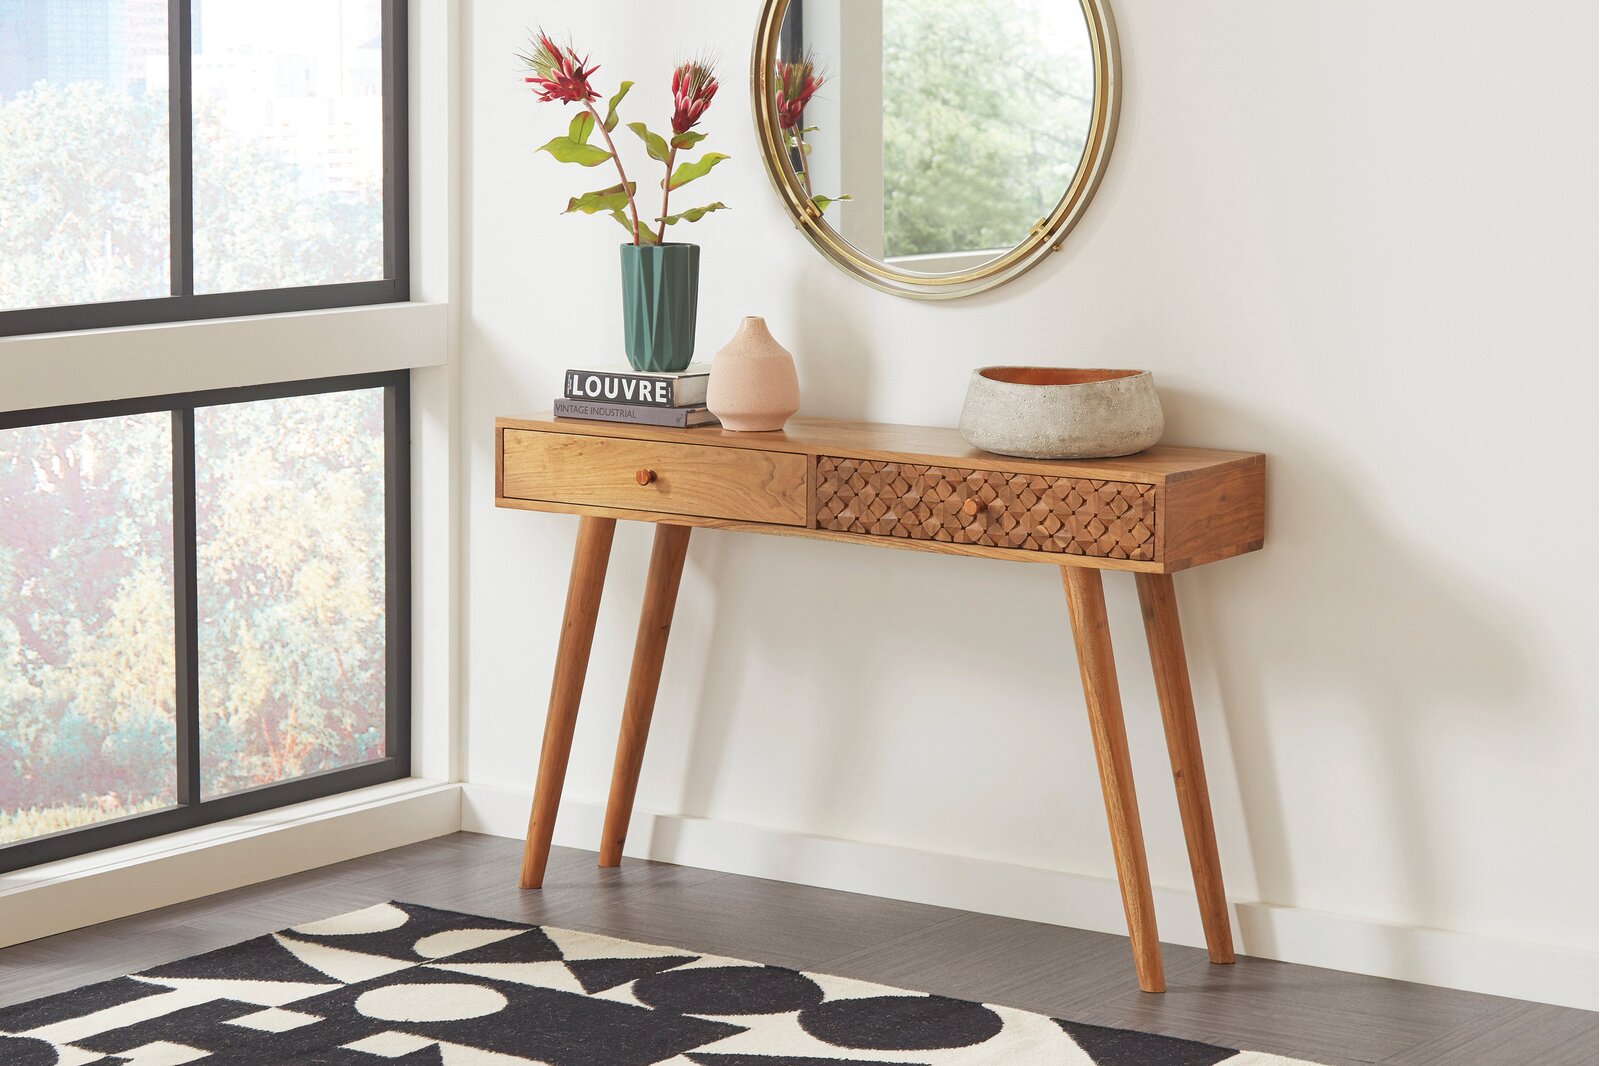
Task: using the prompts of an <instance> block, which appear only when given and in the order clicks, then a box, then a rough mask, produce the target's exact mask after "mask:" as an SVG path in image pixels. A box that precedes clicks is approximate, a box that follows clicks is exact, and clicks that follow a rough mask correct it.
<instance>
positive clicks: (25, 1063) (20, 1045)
mask: <svg viewBox="0 0 1600 1066" xmlns="http://www.w3.org/2000/svg"><path fill="white" fill-rule="evenodd" d="M60 1061H61V1057H60V1056H59V1055H57V1054H56V1049H55V1046H54V1045H53V1044H51V1043H50V1042H49V1041H48V1040H35V1039H34V1038H33V1037H31V1036H0V1062H3V1063H5V1064H6V1066H55V1064H56V1063H58V1062H60Z"/></svg>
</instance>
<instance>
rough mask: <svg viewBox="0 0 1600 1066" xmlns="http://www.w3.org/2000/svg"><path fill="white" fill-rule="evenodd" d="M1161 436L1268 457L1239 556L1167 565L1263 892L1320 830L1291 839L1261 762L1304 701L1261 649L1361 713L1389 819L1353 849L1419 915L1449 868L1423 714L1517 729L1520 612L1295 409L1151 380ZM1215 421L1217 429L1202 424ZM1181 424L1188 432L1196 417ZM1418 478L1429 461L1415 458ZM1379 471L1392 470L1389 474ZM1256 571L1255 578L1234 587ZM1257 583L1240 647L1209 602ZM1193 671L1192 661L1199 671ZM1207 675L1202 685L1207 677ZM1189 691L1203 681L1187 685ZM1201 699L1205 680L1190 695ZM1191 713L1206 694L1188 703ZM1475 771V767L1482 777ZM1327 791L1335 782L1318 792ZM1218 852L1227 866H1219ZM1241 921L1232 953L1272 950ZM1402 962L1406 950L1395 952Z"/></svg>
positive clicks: (1283, 894) (1277, 895) (1270, 770)
mask: <svg viewBox="0 0 1600 1066" xmlns="http://www.w3.org/2000/svg"><path fill="white" fill-rule="evenodd" d="M1162 400H1163V404H1164V405H1165V407H1166V409H1167V412H1168V417H1169V421H1168V426H1169V432H1168V435H1167V438H1166V439H1167V441H1168V442H1169V443H1188V442H1189V439H1190V434H1189V427H1191V426H1204V427H1216V426H1226V427H1228V431H1227V435H1228V437H1229V438H1230V439H1232V440H1234V441H1261V442H1270V444H1264V445H1263V446H1265V447H1268V448H1270V453H1269V455H1268V461H1267V478H1268V485H1267V498H1268V513H1267V539H1266V548H1265V549H1264V552H1263V558H1262V561H1263V562H1265V561H1266V558H1267V557H1268V556H1270V557H1271V558H1272V560H1273V561H1272V565H1269V566H1265V567H1262V568H1260V569H1256V570H1253V571H1249V572H1247V571H1245V570H1237V571H1236V570H1234V569H1233V568H1232V567H1230V566H1227V565H1224V566H1222V567H1217V568H1210V567H1201V568H1199V569H1198V570H1196V571H1192V572H1190V573H1189V574H1188V575H1186V576H1183V577H1180V578H1179V581H1180V583H1181V584H1182V590H1181V592H1180V595H1181V596H1182V597H1183V604H1184V614H1185V616H1186V618H1187V619H1191V620H1192V624H1190V625H1188V626H1186V628H1185V636H1186V638H1188V641H1189V653H1190V664H1191V670H1195V672H1196V673H1197V674H1200V673H1201V672H1202V671H1205V672H1210V673H1212V675H1213V676H1214V679H1215V686H1214V687H1215V690H1216V691H1218V692H1220V693H1221V695H1222V702H1223V705H1224V713H1225V715H1226V719H1227V725H1228V736H1229V743H1230V745H1231V748H1232V757H1233V763H1234V765H1235V767H1236V768H1237V770H1236V772H1237V773H1238V775H1239V781H1238V789H1239V793H1240V797H1241V800H1242V803H1243V807H1244V812H1245V822H1246V825H1245V830H1246V835H1247V837H1248V839H1249V842H1250V851H1251V854H1252V856H1253V859H1254V864H1255V873H1256V881H1257V884H1258V886H1259V887H1260V891H1261V894H1262V897H1263V900H1264V902H1268V903H1284V904H1291V905H1293V904H1295V903H1297V902H1298V901H1299V899H1300V896H1299V894H1298V892H1297V888H1298V886H1297V884H1296V880H1295V872H1294V871H1295V863H1294V856H1295V853H1296V849H1297V847H1298V848H1301V849H1307V850H1309V849H1315V848H1319V847H1322V846H1323V842H1321V841H1318V840H1305V839H1298V840H1297V839H1294V838H1293V837H1292V836H1291V833H1290V831H1289V828H1288V826H1287V825H1286V824H1285V822H1284V818H1283V814H1284V809H1285V808H1284V800H1285V798H1286V795H1285V794H1286V790H1289V789H1293V788H1294V787H1295V785H1294V783H1293V782H1285V781H1283V780H1282V779H1280V777H1279V775H1278V772H1277V769H1276V766H1275V762H1274V744H1273V735H1274V729H1275V726H1276V725H1277V724H1278V723H1280V722H1282V721H1283V720H1284V719H1285V716H1288V715H1294V714H1299V713H1303V712H1302V709H1301V708H1300V707H1295V706H1284V705H1283V704H1282V703H1281V702H1277V701H1279V700H1281V699H1282V696H1281V693H1280V694H1279V695H1278V696H1277V697H1275V701H1274V702H1272V703H1269V701H1268V698H1267V695H1266V694H1265V693H1264V692H1263V689H1262V685H1261V671H1260V670H1259V669H1258V668H1257V666H1256V663H1258V662H1266V661H1270V662H1274V663H1292V664H1294V667H1295V669H1294V670H1293V676H1294V677H1295V678H1296V680H1297V681H1298V682H1299V683H1302V684H1304V685H1305V686H1306V687H1307V688H1306V691H1307V692H1308V693H1309V694H1312V695H1313V696H1314V699H1313V700H1309V701H1307V705H1309V706H1323V707H1326V706H1337V707H1339V708H1342V709H1344V708H1347V709H1349V710H1350V711H1351V712H1352V713H1356V714H1359V715H1361V716H1363V720H1362V721H1360V722H1359V723H1351V725H1352V729H1351V730H1350V732H1351V733H1352V735H1356V734H1357V730H1356V728H1354V727H1356V726H1357V725H1359V727H1360V728H1359V736H1358V739H1359V738H1360V737H1365V738H1367V741H1366V743H1365V744H1362V745H1359V748H1360V750H1363V751H1367V752H1374V753H1378V754H1379V757H1381V759H1382V760H1383V763H1382V769H1381V772H1376V773H1364V774H1361V775H1359V776H1360V777H1361V778H1363V779H1364V780H1367V781H1376V782H1380V783H1381V785H1382V786H1383V787H1385V788H1386V789H1387V790H1388V792H1387V795H1385V796H1382V797H1379V799H1381V800H1382V806H1383V807H1384V808H1386V809H1387V810H1388V811H1389V812H1390V824H1391V826H1392V828H1393V832H1392V833H1391V834H1390V835H1389V836H1388V837H1387V840H1388V841H1389V846H1388V849H1387V850H1386V851H1380V850H1377V849H1378V848H1380V847H1382V846H1383V842H1382V841H1374V845H1373V846H1374V850H1373V852H1371V853H1369V854H1364V855H1351V856H1349V860H1350V862H1351V863H1352V864H1359V868H1361V869H1365V870H1369V871H1370V872H1371V876H1373V877H1377V878H1382V879H1383V880H1384V881H1385V882H1386V883H1389V884H1392V885H1395V886H1398V887H1399V889H1400V890H1401V892H1402V893H1403V895H1400V897H1399V898H1400V902H1401V904H1402V905H1403V906H1405V907H1406V908H1407V909H1408V910H1409V911H1411V912H1412V913H1416V914H1439V913H1441V912H1442V911H1445V910H1447V909H1448V901H1449V899H1450V897H1451V885H1450V884H1449V883H1448V882H1447V880H1446V875H1445V874H1444V873H1442V872H1441V870H1440V869H1439V865H1438V862H1437V861H1436V857H1437V852H1436V850H1435V847H1434V840H1435V834H1436V831H1437V827H1438V826H1439V825H1441V824H1448V822H1449V819H1448V818H1446V817H1443V816H1442V811H1443V809H1444V808H1446V807H1447V806H1448V805H1449V803H1450V797H1449V796H1448V795H1440V794H1439V793H1438V792H1437V791H1429V790H1428V789H1427V788H1426V787H1425V786H1424V785H1423V784H1422V783H1421V780H1420V777H1419V772H1418V770H1419V764H1420V763H1421V762H1422V761H1423V755H1424V753H1425V752H1426V751H1427V749H1428V748H1429V747H1430V746H1431V745H1432V738H1431V737H1430V736H1429V735H1428V733H1427V728H1428V725H1427V723H1428V722H1430V721H1432V720H1434V719H1435V718H1436V716H1437V715H1436V712H1437V711H1438V710H1439V709H1441V708H1442V709H1444V710H1445V711H1447V712H1449V713H1451V714H1455V715H1460V714H1462V713H1464V712H1467V711H1470V712H1472V713H1473V715H1474V717H1476V718H1478V719H1479V720H1490V721H1493V722H1494V724H1495V726H1496V727H1498V728H1500V729H1502V731H1504V732H1505V733H1506V740H1507V742H1508V743H1512V742H1514V735H1513V733H1512V730H1513V729H1515V728H1517V727H1519V726H1520V725H1521V724H1523V723H1522V721H1521V719H1520V718H1517V717H1515V716H1516V715H1518V714H1519V713H1521V709H1523V708H1527V707H1531V706H1537V705H1538V704H1539V702H1540V699H1541V696H1542V693H1541V691H1540V688H1539V686H1540V682H1541V678H1540V675H1539V673H1538V672H1537V671H1536V670H1535V669H1534V667H1533V664H1532V663H1531V662H1530V661H1529V658H1528V656H1527V654H1526V652H1525V651H1524V650H1523V649H1522V648H1521V647H1520V646H1519V644H1520V640H1519V637H1520V633H1519V626H1518V625H1517V624H1516V619H1515V617H1514V615H1513V613H1512V612H1511V611H1510V610H1509V609H1507V608H1506V607H1505V606H1503V605H1500V604H1496V603H1493V602H1491V601H1490V600H1489V599H1488V598H1487V597H1486V596H1485V595H1484V593H1483V591H1482V583H1481V582H1479V581H1476V580H1475V579H1474V575H1473V574H1471V573H1461V572H1457V571H1453V570H1451V569H1449V568H1447V567H1446V566H1445V565H1443V564H1442V563H1441V562H1440V560H1439V559H1438V558H1437V557H1436V556H1432V555H1429V554H1428V553H1427V552H1426V551H1425V550H1424V548H1423V546H1422V545H1420V544H1419V543H1417V542H1415V541H1412V540H1407V539H1405V537H1404V536H1403V535H1402V534H1399V533H1397V531H1396V528H1395V523H1394V522H1393V521H1388V520H1386V519H1385V516H1384V514H1383V513H1382V512H1381V511H1380V510H1378V509H1377V508H1378V502H1379V501H1377V500H1375V499H1374V497H1373V494H1372V493H1371V492H1370V491H1368V490H1367V489H1365V488H1364V487H1363V484H1362V482H1361V480H1360V479H1359V478H1358V477H1357V476H1355V475H1354V474H1353V473H1352V472H1350V471H1348V470H1343V469H1341V468H1340V467H1339V466H1338V465H1337V463H1336V462H1335V461H1334V460H1335V458H1336V456H1335V453H1333V452H1332V451H1331V450H1330V449H1327V448H1323V447H1319V446H1318V445H1317V443H1316V442H1315V441H1313V440H1311V439H1310V438H1308V437H1305V436H1302V435H1300V434H1298V433H1297V432H1296V431H1295V429H1294V426H1293V424H1292V423H1288V422H1283V421H1277V420H1271V419H1268V418H1265V417H1263V412H1262V411H1261V410H1260V409H1259V408H1252V407H1244V406H1239V405H1232V404H1228V403H1227V402H1226V401H1223V400H1221V399H1219V398H1218V397H1217V396H1215V395H1214V394H1209V393H1194V392H1189V391H1186V390H1179V389H1163V390H1162ZM1212 435H1213V437H1214V434H1212ZM1194 439H1195V440H1196V441H1198V440H1199V435H1198V434H1195V437H1194ZM1415 476H1416V477H1418V478H1421V477H1424V476H1426V475H1425V474H1424V472H1423V471H1422V470H1420V469H1419V470H1418V471H1417V472H1416V474H1415ZM1389 483H1390V484H1400V485H1403V484H1404V477H1403V476H1402V477H1398V478H1393V479H1391V480H1390V482H1389ZM1248 585H1253V586H1254V590H1253V591H1252V590H1251V589H1250V588H1247V587H1246V586H1248ZM1241 595H1248V596H1260V597H1261V602H1267V603H1272V604H1274V605H1276V614H1275V616H1274V617H1273V618H1272V619H1271V624H1270V625H1263V626H1259V627H1258V631H1259V632H1260V633H1263V634H1266V635H1267V641H1266V642H1265V643H1260V644H1257V645H1256V646H1255V647H1248V648H1247V647H1242V646H1240V645H1239V644H1238V642H1237V641H1238V638H1237V634H1236V627H1235V626H1233V625H1231V624H1230V622H1229V620H1228V619H1227V618H1226V617H1224V615H1225V614H1226V613H1228V608H1227V604H1228V603H1229V600H1230V599H1233V600H1235V601H1237V599H1238V597H1239V596H1241ZM1197 680H1199V678H1197ZM1205 687H1210V686H1205ZM1201 691H1202V692H1203V691H1204V688H1202V689H1201ZM1200 698H1201V699H1202V700H1203V696H1202V697H1200ZM1201 713H1202V714H1204V713H1205V712H1204V708H1203V707H1202V711H1201ZM1488 784H1489V783H1488V782H1486V785H1488ZM1327 801H1328V802H1329V803H1331V804H1338V803H1340V802H1341V801H1340V797H1338V796H1330V797H1327ZM1226 861H1227V860H1226V857H1224V866H1226ZM1244 917H1245V919H1246V922H1247V923H1248V924H1246V925H1245V927H1244V928H1241V929H1240V935H1241V938H1242V940H1243V943H1244V947H1245V950H1246V951H1247V952H1251V953H1255V954H1267V955H1274V954H1276V948H1277V945H1276V944H1275V943H1273V934H1272V930H1271V927H1270V924H1269V923H1268V922H1267V921H1265V920H1262V921H1257V922H1250V921H1249V919H1250V918H1252V917H1253V918H1258V919H1264V918H1265V913H1264V912H1263V911H1261V910H1259V909H1253V910H1251V911H1250V912H1248V914H1246V915H1245V916H1244ZM1396 961H1405V962H1410V961H1415V960H1396Z"/></svg>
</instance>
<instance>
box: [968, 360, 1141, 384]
mask: <svg viewBox="0 0 1600 1066" xmlns="http://www.w3.org/2000/svg"><path fill="white" fill-rule="evenodd" d="M972 374H973V376H974V377H975V378H982V379H983V380H984V381H988V382H992V383H994V384H996V385H1019V386H1022V387H1024V388H1042V389H1072V388H1077V387H1079V386H1082V385H1104V384H1106V383H1108V382H1112V381H1127V380H1129V379H1131V378H1138V377H1149V376H1150V371H1148V370H1119V369H1112V368H1106V367H1077V366H1006V365H1000V366H981V367H978V368H977V369H976V370H974V371H973V372H972ZM1056 377H1063V378H1067V379H1068V380H1028V379H1029V378H1045V379H1049V378H1056ZM1073 379H1075V380H1073Z"/></svg>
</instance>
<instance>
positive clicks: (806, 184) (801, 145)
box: [794, 124, 811, 200]
mask: <svg viewBox="0 0 1600 1066" xmlns="http://www.w3.org/2000/svg"><path fill="white" fill-rule="evenodd" d="M794 150H795V152H797V153H798V154H799V156H800V187H801V188H803V189H805V191H806V199H807V200H809V199H811V161H810V160H808V159H807V158H806V135H805V134H804V133H801V132H800V126H799V125H798V124H796V125H795V128H794Z"/></svg>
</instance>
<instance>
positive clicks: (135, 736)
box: [0, 412, 177, 843]
mask: <svg viewBox="0 0 1600 1066" xmlns="http://www.w3.org/2000/svg"><path fill="white" fill-rule="evenodd" d="M172 589H173V582H172V416H171V415H169V414H167V413H165V412H162V413H159V414H150V415H133V416H128V417H120V418H102V419H96V420H94V421H88V422H69V423H58V424H55V425H45V426H32V427H28V428H24V429H9V430H0V843H9V842H11V841H16V840H22V839H26V838H28V837H33V836H39V835H42V834H44V833H51V832H56V831H58V830H63V829H74V828H77V827H79V826H83V825H88V824H90V823H93V822H98V821H104V820H106V819H110V818H117V817H121V816H123V815H128V814H136V813H140V812H144V811H151V810H156V809H159V808H161V807H166V806H169V805H172V804H174V803H175V802H176V793H175V782H176V766H177V747H176V744H177V741H176V737H177V732H176V712H175V710H174V708H175V701H176V695H175V692H176V680H175V675H174V659H173V655H174V651H173V644H174V615H175V610H174V607H173V592H172Z"/></svg>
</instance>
